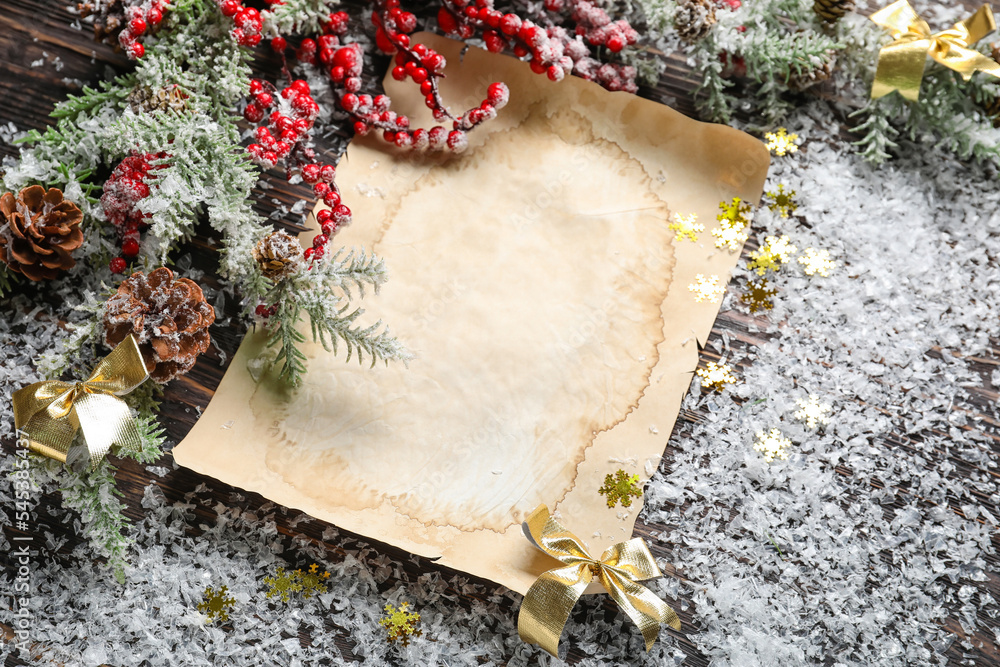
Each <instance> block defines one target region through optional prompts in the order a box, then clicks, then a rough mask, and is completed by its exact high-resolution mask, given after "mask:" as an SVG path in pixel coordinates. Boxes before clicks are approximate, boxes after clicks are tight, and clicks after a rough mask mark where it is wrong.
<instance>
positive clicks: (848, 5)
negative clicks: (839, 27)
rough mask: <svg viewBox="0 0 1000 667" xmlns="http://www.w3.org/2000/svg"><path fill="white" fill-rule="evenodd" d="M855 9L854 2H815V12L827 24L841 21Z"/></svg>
mask: <svg viewBox="0 0 1000 667" xmlns="http://www.w3.org/2000/svg"><path fill="white" fill-rule="evenodd" d="M852 9H854V0H814V2H813V11H814V12H816V15H817V16H819V17H820V18H821V19H823V20H824V21H826V22H827V23H833V22H835V21H839V20H840V19H841V18H842V17H843V16H844V14H846V13H847V12H849V11H851V10H852Z"/></svg>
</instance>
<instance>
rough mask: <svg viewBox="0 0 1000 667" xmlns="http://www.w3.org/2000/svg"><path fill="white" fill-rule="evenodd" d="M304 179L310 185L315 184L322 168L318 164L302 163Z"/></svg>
mask: <svg viewBox="0 0 1000 667" xmlns="http://www.w3.org/2000/svg"><path fill="white" fill-rule="evenodd" d="M301 172H302V180H303V181H305V182H306V183H308V184H309V185H313V184H315V183H316V182H317V181H318V180H319V174H320V169H319V165H318V164H305V165H302V169H301Z"/></svg>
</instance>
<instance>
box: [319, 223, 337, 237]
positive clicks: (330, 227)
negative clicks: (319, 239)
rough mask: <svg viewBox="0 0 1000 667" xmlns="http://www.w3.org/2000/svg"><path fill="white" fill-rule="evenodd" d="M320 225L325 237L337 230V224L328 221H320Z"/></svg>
mask: <svg viewBox="0 0 1000 667" xmlns="http://www.w3.org/2000/svg"><path fill="white" fill-rule="evenodd" d="M320 227H321V228H322V229H323V233H324V234H326V236H327V238H329V237H331V236H333V234H334V232H336V231H337V225H335V224H333V223H332V222H330V221H327V222H324V223H322V224H321V225H320Z"/></svg>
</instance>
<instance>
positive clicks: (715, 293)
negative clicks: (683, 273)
mask: <svg viewBox="0 0 1000 667" xmlns="http://www.w3.org/2000/svg"><path fill="white" fill-rule="evenodd" d="M694 279H695V282H694V283H692V284H690V285H688V289H689V290H691V291H692V292H694V300H695V301H697V302H698V303H701V302H702V301H709V302H711V303H719V299H720V298H721V297H722V295H723V294H725V293H726V288H725V287H723V286H722V285H720V284H719V276H709V277H708V278H706V277H705V276H704V275H702V274H700V273H699V274H698V275H696V276H695V277H694Z"/></svg>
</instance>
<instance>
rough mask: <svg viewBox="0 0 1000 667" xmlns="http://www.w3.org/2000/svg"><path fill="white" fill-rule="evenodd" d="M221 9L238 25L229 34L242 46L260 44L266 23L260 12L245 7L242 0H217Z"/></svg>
mask: <svg viewBox="0 0 1000 667" xmlns="http://www.w3.org/2000/svg"><path fill="white" fill-rule="evenodd" d="M217 1H218V3H219V9H220V10H221V11H222V14H223V15H224V16H228V17H230V18H232V19H233V21H234V22H235V23H236V27H235V28H233V30H232V32H230V33H229V34H230V35H232V36H233V39H235V40H236V41H237V42H238V43H239V44H240V45H241V46H249V47H254V46H257V45H258V44H260V40H261V34H260V31H261V30H263V29H264V21H263V19H261V17H260V12H259V11H257V10H256V9H254V8H253V7H244V6H243V3H242V2H240V0H217Z"/></svg>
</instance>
